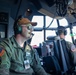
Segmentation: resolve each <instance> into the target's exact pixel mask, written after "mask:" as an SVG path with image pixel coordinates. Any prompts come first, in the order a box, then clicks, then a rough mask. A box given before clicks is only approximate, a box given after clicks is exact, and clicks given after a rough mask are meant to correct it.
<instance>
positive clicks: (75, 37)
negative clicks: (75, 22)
mask: <svg viewBox="0 0 76 75" xmlns="http://www.w3.org/2000/svg"><path fill="white" fill-rule="evenodd" d="M72 31H73V34H72V35H71V36H74V39H76V26H74V27H73V29H72Z"/></svg>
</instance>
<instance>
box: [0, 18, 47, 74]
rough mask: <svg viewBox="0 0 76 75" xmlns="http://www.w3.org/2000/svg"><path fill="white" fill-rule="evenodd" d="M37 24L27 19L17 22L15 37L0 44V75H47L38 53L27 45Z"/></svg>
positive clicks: (15, 24)
mask: <svg viewBox="0 0 76 75" xmlns="http://www.w3.org/2000/svg"><path fill="white" fill-rule="evenodd" d="M36 24H37V23H36V22H30V20H28V19H27V18H20V19H17V20H16V21H15V23H14V34H15V35H13V36H12V37H10V38H7V39H6V40H4V41H2V42H1V43H0V75H34V74H35V75H47V73H46V72H45V70H44V69H43V68H42V66H41V64H40V61H39V56H38V54H37V51H36V50H35V49H33V48H32V47H31V46H30V45H29V44H28V43H27V40H28V39H29V38H30V37H31V33H32V30H33V26H36ZM25 42H26V43H25ZM24 43H25V44H24Z"/></svg>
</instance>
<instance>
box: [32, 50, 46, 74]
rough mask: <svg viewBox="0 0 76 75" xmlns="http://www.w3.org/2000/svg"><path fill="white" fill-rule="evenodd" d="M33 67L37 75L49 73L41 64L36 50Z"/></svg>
mask: <svg viewBox="0 0 76 75" xmlns="http://www.w3.org/2000/svg"><path fill="white" fill-rule="evenodd" d="M33 69H34V71H35V73H36V75H47V73H46V72H45V70H44V69H43V67H42V66H41V64H40V60H39V56H38V53H37V51H36V50H35V51H34V58H33Z"/></svg>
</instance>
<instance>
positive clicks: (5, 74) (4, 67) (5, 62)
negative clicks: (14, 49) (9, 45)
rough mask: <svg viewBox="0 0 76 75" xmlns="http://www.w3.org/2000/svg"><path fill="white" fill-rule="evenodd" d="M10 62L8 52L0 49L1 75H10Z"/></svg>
mask: <svg viewBox="0 0 76 75" xmlns="http://www.w3.org/2000/svg"><path fill="white" fill-rule="evenodd" d="M9 67H10V61H9V58H8V55H7V53H6V50H5V49H4V48H2V47H0V75H9Z"/></svg>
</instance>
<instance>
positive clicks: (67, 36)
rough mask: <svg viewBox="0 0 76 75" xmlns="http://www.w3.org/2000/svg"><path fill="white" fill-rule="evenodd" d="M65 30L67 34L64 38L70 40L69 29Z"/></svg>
mask: <svg viewBox="0 0 76 75" xmlns="http://www.w3.org/2000/svg"><path fill="white" fill-rule="evenodd" d="M66 30H67V35H66V36H65V40H67V41H70V42H72V39H71V35H70V29H69V28H67V29H66Z"/></svg>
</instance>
